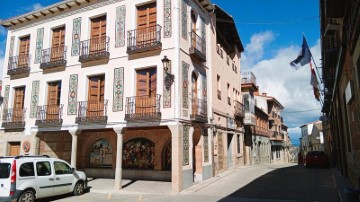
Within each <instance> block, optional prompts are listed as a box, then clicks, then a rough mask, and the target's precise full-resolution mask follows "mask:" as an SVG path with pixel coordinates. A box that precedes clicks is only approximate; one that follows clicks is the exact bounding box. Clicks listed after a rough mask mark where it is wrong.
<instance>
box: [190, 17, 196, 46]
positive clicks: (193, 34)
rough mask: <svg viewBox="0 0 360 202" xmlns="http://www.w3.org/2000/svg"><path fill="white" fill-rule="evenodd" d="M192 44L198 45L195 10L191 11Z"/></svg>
mask: <svg viewBox="0 0 360 202" xmlns="http://www.w3.org/2000/svg"><path fill="white" fill-rule="evenodd" d="M191 46H192V47H196V16H195V13H194V11H191Z"/></svg>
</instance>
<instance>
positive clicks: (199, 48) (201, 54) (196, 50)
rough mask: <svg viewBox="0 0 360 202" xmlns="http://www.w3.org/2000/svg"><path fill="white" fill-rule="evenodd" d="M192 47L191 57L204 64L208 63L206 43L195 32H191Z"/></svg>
mask: <svg viewBox="0 0 360 202" xmlns="http://www.w3.org/2000/svg"><path fill="white" fill-rule="evenodd" d="M190 39H191V47H190V50H189V51H190V55H192V56H194V57H196V58H197V59H198V60H200V61H202V62H206V41H205V39H203V38H201V37H200V36H198V35H197V34H196V33H195V32H194V31H191V32H190Z"/></svg>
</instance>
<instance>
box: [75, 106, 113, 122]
mask: <svg viewBox="0 0 360 202" xmlns="http://www.w3.org/2000/svg"><path fill="white" fill-rule="evenodd" d="M107 105H108V100H101V101H98V100H88V101H81V102H78V106H77V117H76V123H78V124H91V123H106V122H107Z"/></svg>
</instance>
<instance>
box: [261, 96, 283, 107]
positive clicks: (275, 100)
mask: <svg viewBox="0 0 360 202" xmlns="http://www.w3.org/2000/svg"><path fill="white" fill-rule="evenodd" d="M257 96H259V97H266V98H267V100H269V101H273V102H275V103H276V104H277V105H278V106H279V107H280V109H284V106H282V104H281V103H280V102H279V101H278V100H277V99H276V98H274V97H272V96H268V95H257Z"/></svg>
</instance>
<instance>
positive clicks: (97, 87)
mask: <svg viewBox="0 0 360 202" xmlns="http://www.w3.org/2000/svg"><path fill="white" fill-rule="evenodd" d="M88 95H89V97H88V110H87V116H92V117H99V116H104V95H105V76H104V75H102V76H94V77H90V78H89V93H88Z"/></svg>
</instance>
